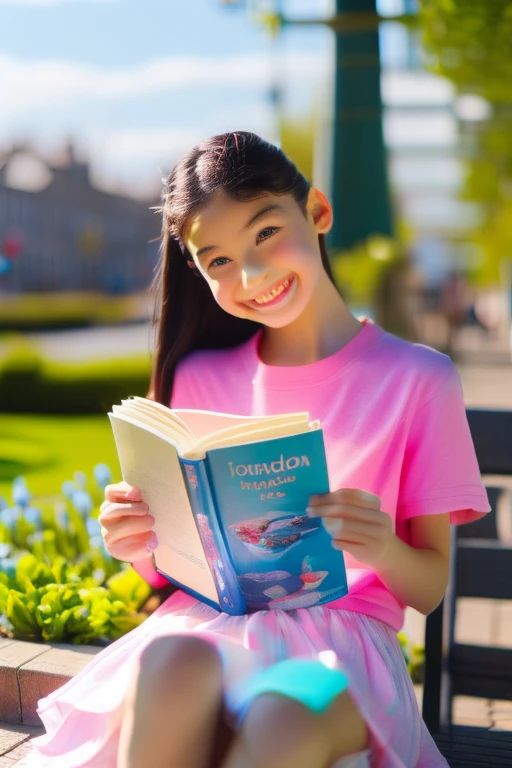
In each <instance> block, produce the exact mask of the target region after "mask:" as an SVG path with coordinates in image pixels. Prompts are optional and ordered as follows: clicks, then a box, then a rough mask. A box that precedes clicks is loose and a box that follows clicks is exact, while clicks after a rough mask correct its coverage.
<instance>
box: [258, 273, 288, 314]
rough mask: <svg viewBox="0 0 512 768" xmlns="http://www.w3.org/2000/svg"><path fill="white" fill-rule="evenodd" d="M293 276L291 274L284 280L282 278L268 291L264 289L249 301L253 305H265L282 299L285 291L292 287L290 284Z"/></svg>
mask: <svg viewBox="0 0 512 768" xmlns="http://www.w3.org/2000/svg"><path fill="white" fill-rule="evenodd" d="M293 280H294V278H293V276H292V275H289V276H288V277H286V278H285V279H284V280H281V281H280V282H279V283H275V284H274V285H273V286H272V287H271V288H270V289H269V290H268V291H264V292H263V291H262V292H261V293H259V294H258V295H257V296H254V297H253V298H252V299H249V302H250V303H251V304H252V305H253V306H257V307H265V306H268V305H269V304H274V303H277V300H278V299H280V298H281V297H282V296H283V295H284V294H285V293H287V292H288V291H289V289H290V286H291V285H292V283H293Z"/></svg>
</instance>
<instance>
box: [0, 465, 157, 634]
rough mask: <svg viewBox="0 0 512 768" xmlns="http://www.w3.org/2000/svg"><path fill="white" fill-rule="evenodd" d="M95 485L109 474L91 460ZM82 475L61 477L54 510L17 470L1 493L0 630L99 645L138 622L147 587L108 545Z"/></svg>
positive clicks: (8, 632)
mask: <svg viewBox="0 0 512 768" xmlns="http://www.w3.org/2000/svg"><path fill="white" fill-rule="evenodd" d="M95 477H96V482H97V484H98V487H100V488H101V487H104V486H105V485H106V483H107V482H109V480H110V470H109V469H108V467H106V466H105V465H97V466H96V467H95ZM86 482H87V481H86V478H85V475H83V473H77V474H76V476H75V481H74V482H72V481H67V482H66V483H64V485H63V488H62V493H61V494H59V495H56V496H55V497H54V498H55V499H56V502H55V504H54V507H53V509H42V510H41V509H39V508H37V507H33V506H31V494H30V492H29V491H28V489H27V486H26V484H25V481H24V479H23V478H22V477H17V478H16V479H15V481H14V483H13V490H12V505H9V504H8V503H7V502H5V500H2V499H0V635H4V636H6V637H13V638H16V639H19V640H30V641H33V642H71V643H92V644H101V645H104V644H105V643H108V642H111V641H113V640H117V639H118V638H119V637H121V636H122V635H124V634H125V633H126V632H129V631H130V630H131V629H134V628H135V627H137V626H138V625H139V624H141V623H142V622H143V621H144V620H145V619H146V618H147V614H146V613H145V612H144V611H143V610H141V608H142V607H143V605H144V604H145V603H146V601H147V599H148V597H149V595H150V592H151V589H150V587H149V585H148V584H147V583H146V582H145V581H144V580H143V579H142V578H141V577H140V576H139V575H138V574H137V573H136V572H135V571H134V570H133V569H132V568H130V567H129V566H127V564H125V563H120V562H119V561H117V560H114V559H113V558H112V557H110V555H109V554H108V553H107V552H106V551H105V549H104V546H103V540H102V537H101V533H100V525H99V523H98V520H97V515H98V509H97V505H95V503H94V502H93V498H92V496H91V495H90V494H89V493H88V491H87V490H86V488H85V486H86Z"/></svg>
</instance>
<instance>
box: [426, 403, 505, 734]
mask: <svg viewBox="0 0 512 768" xmlns="http://www.w3.org/2000/svg"><path fill="white" fill-rule="evenodd" d="M467 416H468V422H469V426H470V430H471V434H472V437H473V442H474V445H475V450H476V455H477V458H478V462H479V466H480V471H481V473H482V475H502V476H503V475H505V476H512V411H499V410H487V409H468V410H467ZM503 492H504V491H503V490H502V488H501V487H497V486H496V485H494V484H493V487H490V488H488V493H489V501H490V504H491V506H492V512H491V513H489V515H486V516H485V517H484V518H482V519H480V520H478V521H477V522H475V523H471V524H470V525H465V526H462V527H460V528H454V529H453V530H452V553H451V554H452V561H451V574H450V584H449V587H448V590H447V593H446V596H445V599H444V600H443V603H442V605H440V606H439V607H438V608H436V610H435V611H434V612H433V613H432V614H430V616H429V617H428V618H427V624H426V635H425V685H424V690H423V717H424V719H425V722H426V723H427V726H428V728H429V730H430V731H431V733H439V732H440V730H443V729H444V728H446V727H448V726H449V725H450V724H451V721H452V717H451V715H452V713H451V706H452V697H453V696H455V695H464V696H476V697H478V698H485V699H505V700H512V648H510V649H509V648H491V647H483V646H475V645H468V644H464V643H458V642H455V638H454V629H455V618H456V611H457V598H459V597H481V598H488V599H500V600H505V599H512V547H510V546H507V545H506V544H505V543H504V542H503V541H501V540H500V538H499V532H498V526H497V505H498V503H499V500H500V496H501V494H502V493H503ZM511 644H512V643H511Z"/></svg>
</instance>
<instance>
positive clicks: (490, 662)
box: [449, 643, 512, 764]
mask: <svg viewBox="0 0 512 768" xmlns="http://www.w3.org/2000/svg"><path fill="white" fill-rule="evenodd" d="M449 665H450V676H451V685H452V695H453V696H476V697H478V698H480V699H500V700H503V701H512V649H509V648H495V647H484V646H478V645H462V644H460V643H455V644H454V645H453V646H452V648H451V650H450V657H449ZM511 764H512V759H511Z"/></svg>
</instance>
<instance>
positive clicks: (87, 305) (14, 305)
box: [0, 292, 146, 331]
mask: <svg viewBox="0 0 512 768" xmlns="http://www.w3.org/2000/svg"><path fill="white" fill-rule="evenodd" d="M145 303H146V296H145V295H140V296H138V295H133V296H131V295H126V296H124V295H123V296H109V295H106V294H100V293H86V292H80V293H64V292H58V293H39V292H38V293H27V294H21V295H16V296H14V295H13V296H9V297H8V298H6V300H5V301H2V303H1V304H0V329H2V330H19V331H23V330H24V331H28V330H32V331H34V330H45V329H57V328H73V327H78V328H83V327H84V326H90V325H94V324H98V325H101V324H106V323H116V322H122V321H125V320H129V319H131V318H138V317H140V316H141V314H142V312H143V311H144V310H143V307H144V305H145Z"/></svg>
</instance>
